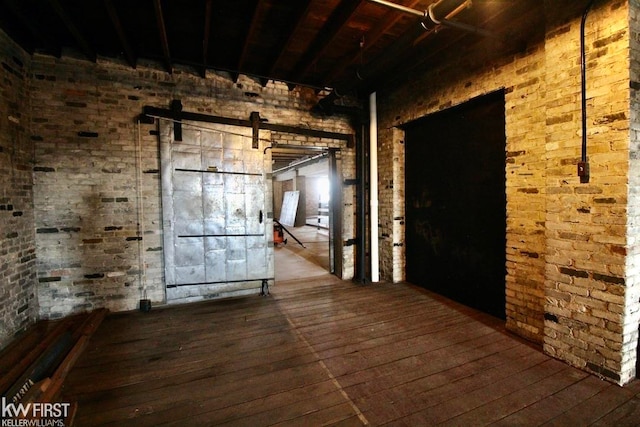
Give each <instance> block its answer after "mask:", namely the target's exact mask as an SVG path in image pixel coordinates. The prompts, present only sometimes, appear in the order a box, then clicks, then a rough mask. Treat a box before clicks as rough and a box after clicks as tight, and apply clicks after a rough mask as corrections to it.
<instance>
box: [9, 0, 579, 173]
mask: <svg viewBox="0 0 640 427" xmlns="http://www.w3.org/2000/svg"><path fill="white" fill-rule="evenodd" d="M378 1H379V0H90V1H87V0H0V28H1V29H2V30H3V31H5V32H6V33H7V34H8V35H9V36H10V37H11V38H12V39H14V40H15V41H16V42H17V43H18V44H19V45H20V46H22V48H24V49H25V50H26V51H27V52H29V53H32V54H33V53H38V54H44V55H52V56H56V57H60V56H62V55H72V56H75V57H79V58H82V59H85V60H87V61H93V62H95V61H97V59H98V58H99V57H101V58H111V59H114V58H115V59H117V60H119V61H122V62H123V63H125V64H128V65H129V66H130V67H133V68H136V67H137V66H138V65H139V64H150V63H151V64H154V66H159V67H162V68H164V69H165V70H166V71H167V72H169V73H171V72H173V70H174V69H175V67H176V66H178V65H180V66H181V67H186V69H187V70H191V71H192V72H193V73H197V74H199V75H201V76H202V77H205V76H206V73H207V71H212V70H213V71H217V72H224V73H225V75H228V76H229V78H230V79H232V80H234V81H235V80H237V78H238V76H239V75H240V74H245V75H249V76H251V77H253V78H255V79H257V80H258V81H260V82H261V83H262V84H263V85H266V84H267V83H268V82H269V81H270V80H276V81H282V82H286V83H287V84H288V86H289V89H290V90H293V89H294V88H295V87H296V86H308V87H312V88H315V89H316V92H318V94H319V95H320V96H319V98H322V96H324V94H326V93H327V92H325V91H322V90H323V89H326V90H328V91H329V94H330V96H327V97H325V98H324V99H323V100H322V101H321V102H319V103H318V104H317V106H316V108H315V110H316V112H319V113H320V114H333V113H336V112H339V111H336V107H335V99H336V98H338V97H341V96H343V95H348V96H349V98H350V99H353V98H355V99H357V98H362V97H364V96H366V95H368V94H369V93H370V92H372V91H374V90H379V89H380V88H388V87H391V86H392V85H393V84H395V83H398V81H401V80H402V79H404V80H406V79H411V78H412V77H411V76H412V75H415V74H416V73H420V72H421V70H424V69H425V68H428V67H434V66H437V65H438V62H439V61H443V60H445V59H447V58H448V57H449V56H451V55H458V56H459V57H461V58H463V60H461V61H460V60H459V62H460V64H461V66H463V67H470V66H474V65H473V63H474V61H475V63H478V62H479V63H481V62H482V61H483V60H486V58H484V59H483V58H482V56H483V55H484V56H486V55H489V56H490V55H494V56H495V55H500V54H504V53H505V52H508V51H518V50H522V49H525V48H526V47H527V46H528V45H530V44H531V43H532V42H534V41H536V40H538V39H539V38H540V37H543V36H544V9H543V3H544V2H542V1H540V0H473V1H471V0H393V3H394V4H399V5H402V6H405V7H407V8H411V9H413V10H415V11H417V12H418V15H415V14H412V13H407V12H403V11H400V10H398V9H397V8H393V7H390V6H389V5H384V4H380V3H379V2H378ZM567 1H568V0H562V2H563V3H566V2H567ZM383 2H384V0H383ZM581 2H582V0H581ZM569 3H570V2H569ZM429 7H433V8H434V9H435V10H437V11H438V12H437V13H438V19H441V18H445V17H446V18H447V19H450V20H451V21H453V22H455V23H457V24H463V25H467V26H472V27H473V28H475V29H477V30H478V31H463V30H460V29H459V28H453V27H451V26H450V25H436V24H435V23H434V22H433V21H432V20H430V19H429V18H428V17H425V13H426V11H427V10H428V9H429ZM436 8H437V9H436ZM420 12H422V16H419V15H420ZM451 12H453V13H451ZM454 15H455V16H454ZM421 24H424V25H421ZM485 31H486V32H491V33H492V35H493V36H489V37H486V36H483V35H481V34H478V32H485ZM487 40H488V41H487ZM478 52H480V57H481V58H478V56H479V53H478ZM272 154H273V158H274V165H275V167H278V168H279V167H283V166H286V165H287V164H289V163H290V162H293V161H299V159H300V158H309V157H313V156H314V155H317V153H306V152H300V153H295V152H291V150H281V149H276V148H274V150H273V153H272Z"/></svg>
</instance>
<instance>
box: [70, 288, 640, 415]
mask: <svg viewBox="0 0 640 427" xmlns="http://www.w3.org/2000/svg"><path fill="white" fill-rule="evenodd" d="M639 393H640V384H638V382H637V381H636V382H634V383H632V384H631V385H629V386H627V387H625V388H621V387H618V386H616V385H613V384H610V383H608V382H605V381H601V380H600V379H598V378H596V377H594V376H591V375H588V374H586V373H584V372H582V371H579V370H576V369H573V368H571V367H569V366H568V365H566V364H564V363H562V362H560V361H557V360H554V359H551V358H549V357H547V356H545V355H544V354H543V353H541V351H540V350H539V349H538V348H537V347H535V346H533V345H531V344H529V343H527V342H525V341H523V340H520V339H518V338H516V337H514V336H513V335H511V334H509V333H507V332H506V331H505V330H504V328H503V326H502V321H500V320H498V319H495V318H492V317H490V316H487V315H484V314H482V313H479V312H476V311H474V310H472V309H469V308H466V307H463V306H460V305H457V304H455V303H453V302H450V301H448V300H446V299H444V298H442V297H439V296H436V295H433V294H431V293H429V292H426V291H424V290H421V289H419V288H416V287H413V286H411V285H399V284H395V285H394V284H377V285H366V286H363V285H356V284H353V283H350V282H342V281H339V280H337V279H336V278H335V277H333V276H329V275H325V276H317V277H313V278H309V279H306V280H291V281H284V282H280V283H278V284H277V285H276V286H275V287H274V288H273V289H272V293H271V295H270V296H268V297H259V296H255V297H246V298H241V299H232V300H224V301H209V302H202V303H196V304H191V305H184V306H175V307H166V308H157V307H154V308H153V309H152V310H151V312H149V313H139V312H131V313H121V314H112V315H110V316H108V317H107V318H106V319H105V321H104V322H103V324H102V326H101V328H100V329H99V330H98V331H97V333H96V334H95V335H94V337H93V338H92V340H91V343H90V346H89V348H88V349H87V350H86V352H85V354H84V355H83V356H82V358H81V360H79V362H78V364H77V365H76V366H75V368H74V369H73V371H72V372H71V374H70V376H69V378H68V380H67V382H66V384H65V387H64V395H63V398H64V399H65V401H77V402H78V403H79V407H78V413H77V416H76V424H75V425H78V426H94V425H113V426H116V425H117V426H128V425H135V426H156V425H173V426H198V425H216V426H218V425H229V426H270V425H278V426H286V425H291V426H320V425H338V426H357V425H393V426H427V425H436V424H442V425H456V426H475V425H490V424H495V425H502V426H520V425H522V426H534V425H535V426H537V425H553V426H582V425H597V426H625V425H640V395H639Z"/></svg>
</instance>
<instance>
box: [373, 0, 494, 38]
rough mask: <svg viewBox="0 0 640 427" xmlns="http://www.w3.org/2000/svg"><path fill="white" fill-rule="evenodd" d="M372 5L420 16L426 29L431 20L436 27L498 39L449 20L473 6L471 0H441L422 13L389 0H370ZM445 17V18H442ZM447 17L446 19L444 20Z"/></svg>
mask: <svg viewBox="0 0 640 427" xmlns="http://www.w3.org/2000/svg"><path fill="white" fill-rule="evenodd" d="M369 1H370V2H372V3H378V4H380V5H382V6H386V7H389V8H392V9H396V10H399V11H400V12H404V13H407V14H409V15H414V16H419V17H420V18H422V19H423V26H424V27H425V28H427V27H428V25H427V24H426V23H425V22H424V20H426V19H429V20H430V21H431V22H432V23H433V24H435V25H443V26H445V27H451V28H455V29H458V30H462V31H467V32H470V33H474V34H479V35H482V36H485V37H496V35H495V34H494V33H492V32H491V31H487V30H483V29H482V28H478V27H475V26H473V25H469V24H465V23H462V22H456V21H451V20H449V19H448V18H450V17H452V15H454V13H452V12H453V11H456V13H455V15H457V14H458V13H459V12H460V11H462V10H463V9H465V8H466V7H469V6H470V5H471V0H439V1H437V2H435V3H432V4H431V5H429V7H428V8H427V10H425V11H420V10H417V9H412V8H410V7H406V6H402V5H400V4H396V3H393V2H390V1H387V0H369ZM440 17H443V18H440ZM444 17H446V18H444Z"/></svg>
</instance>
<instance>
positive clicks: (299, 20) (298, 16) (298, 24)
mask: <svg viewBox="0 0 640 427" xmlns="http://www.w3.org/2000/svg"><path fill="white" fill-rule="evenodd" d="M311 3H312V1H311V0H303V1H302V0H301V1H300V2H299V3H298V5H299V7H298V9H297V11H296V13H295V17H294V18H293V19H292V21H291V22H292V23H293V25H292V26H291V28H290V31H289V32H288V35H287V37H286V38H285V39H283V42H282V44H281V45H280V46H278V47H277V48H276V49H275V51H276V52H278V55H277V57H276V58H275V59H274V60H273V62H272V63H271V66H269V72H268V73H267V74H268V75H269V76H275V75H276V74H277V72H278V68H279V67H280V63H281V62H282V60H283V59H284V58H285V56H287V52H288V51H289V47H290V46H291V44H292V43H293V41H294V40H295V36H296V34H297V33H298V30H299V29H300V28H302V27H303V26H304V23H305V22H306V20H307V17H308V16H309V13H311ZM289 88H290V89H293V88H292V87H291V85H290V86H289Z"/></svg>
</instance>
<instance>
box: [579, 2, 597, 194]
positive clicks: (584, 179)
mask: <svg viewBox="0 0 640 427" xmlns="http://www.w3.org/2000/svg"><path fill="white" fill-rule="evenodd" d="M593 2H594V0H591V1H590V2H589V4H588V5H587V8H586V9H585V11H584V13H583V14H582V21H580V76H581V81H580V92H581V109H582V150H581V156H580V162H578V176H579V177H580V183H582V184H587V183H588V182H589V163H588V158H587V55H586V48H585V37H586V36H585V26H586V23H587V16H588V15H589V12H590V11H591V7H592V6H593Z"/></svg>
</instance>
